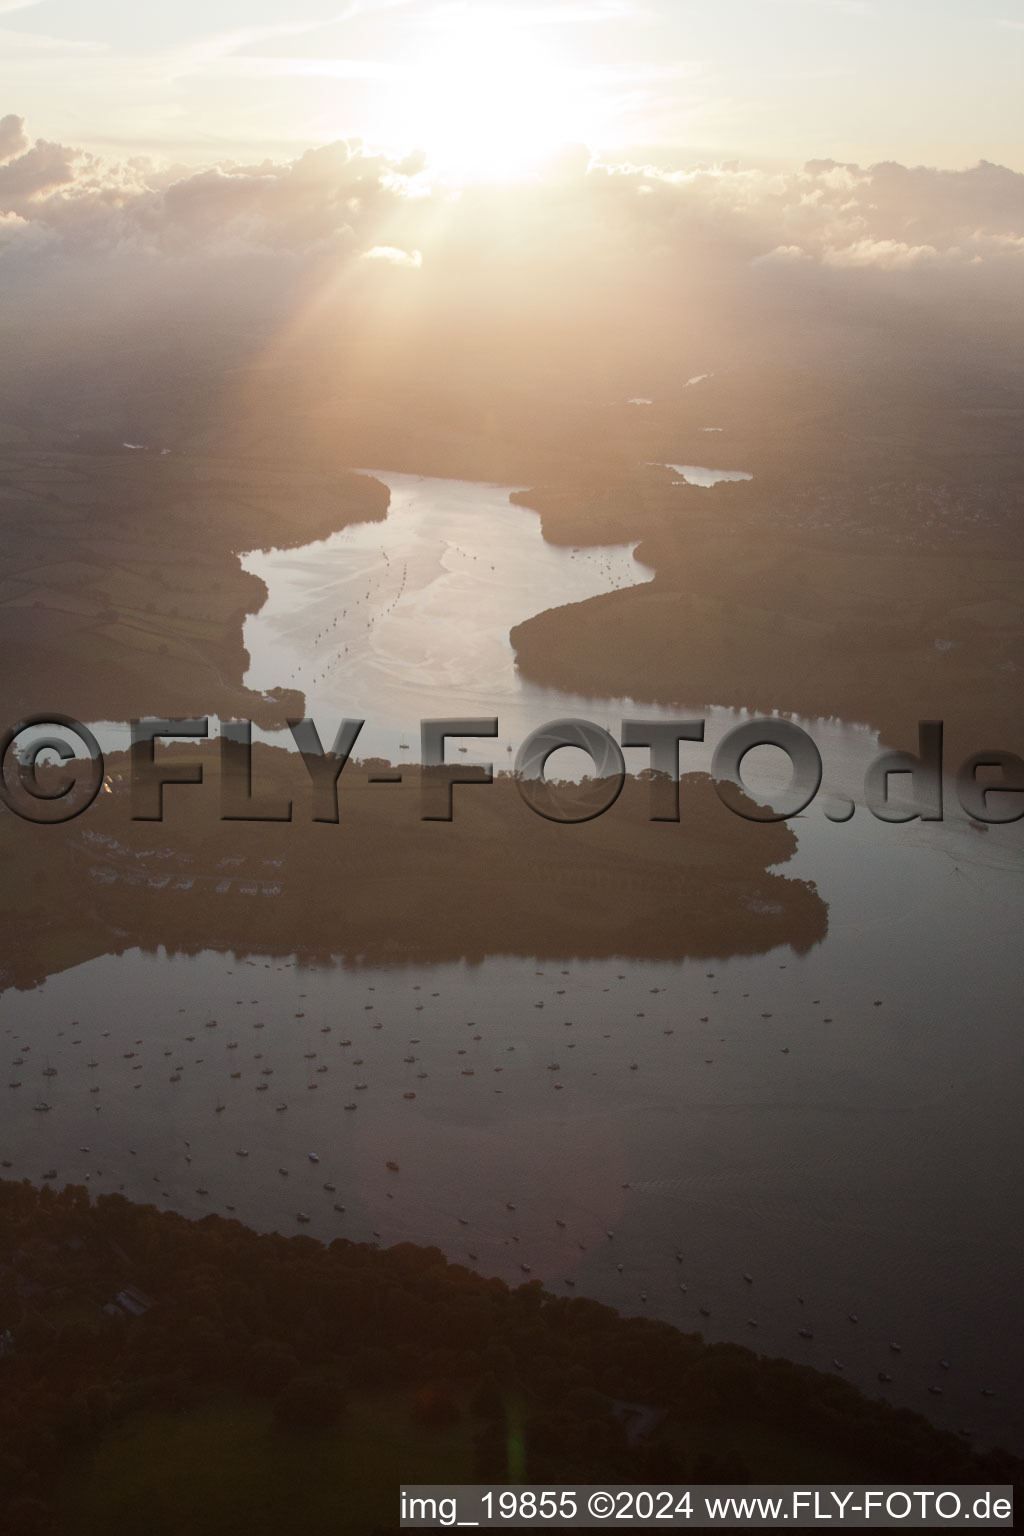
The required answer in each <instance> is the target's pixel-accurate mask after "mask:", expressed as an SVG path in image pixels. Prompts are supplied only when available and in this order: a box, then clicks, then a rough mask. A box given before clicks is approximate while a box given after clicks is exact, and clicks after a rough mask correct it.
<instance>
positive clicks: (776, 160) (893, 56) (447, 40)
mask: <svg viewBox="0 0 1024 1536" xmlns="http://www.w3.org/2000/svg"><path fill="white" fill-rule="evenodd" d="M1022 78H1024V0H701V3H693V0H522V3H518V0H515V3H514V0H495V3H491V0H468V3H467V0H292V3H291V4H289V5H285V4H283V3H282V0H175V3H174V4H173V5H171V4H165V5H146V4H139V3H138V0H0V117H3V116H4V115H5V114H8V113H11V114H16V115H17V116H19V117H23V118H25V119H26V123H27V129H28V132H29V134H30V135H31V136H32V137H33V138H35V137H41V138H43V139H46V140H49V141H59V142H62V143H73V144H75V145H78V146H81V147H83V148H85V149H89V150H93V151H95V152H99V153H102V154H105V155H116V156H117V157H119V158H124V157H126V156H130V155H132V154H140V155H148V156H150V157H153V158H155V159H157V160H159V161H164V162H166V163H169V164H173V163H183V164H191V165H197V164H200V163H211V162H215V161H218V160H224V159H234V160H236V161H249V162H258V161H259V160H261V159H262V158H264V157H270V158H275V159H280V158H282V157H285V158H287V157H294V156H295V155H297V154H299V153H301V152H302V151H303V150H305V149H308V148H310V147H312V146H314V145H318V144H324V143H327V142H330V141H332V140H335V139H338V138H349V139H351V138H353V137H360V138H362V139H363V140H364V141H366V142H368V143H369V144H371V145H373V146H375V147H380V148H384V149H386V150H388V151H390V152H392V153H394V154H401V153H404V152H406V151H411V150H414V149H420V150H423V151H425V153H426V154H427V156H428V157H429V160H430V163H431V164H432V166H434V167H435V168H436V169H437V170H439V171H440V172H441V173H443V174H448V175H451V176H452V177H455V178H459V177H462V178H463V179H467V178H470V179H471V178H473V177H484V178H487V177H492V178H501V177H514V176H516V175H519V174H522V173H524V172H528V171H530V170H531V169H532V168H534V167H535V166H536V165H538V164H540V163H541V162H543V161H544V160H545V159H546V157H550V156H552V155H554V154H555V153H556V152H557V151H558V149H559V147H560V146H561V145H562V144H565V143H569V142H577V143H584V144H586V145H587V146H588V147H589V148H590V149H591V150H593V151H595V152H596V153H599V154H602V155H604V156H607V157H615V156H618V157H620V158H621V157H625V158H631V159H634V160H636V159H638V158H647V159H650V160H652V161H655V162H657V163H658V164H661V165H665V166H669V167H671V166H683V165H686V164H690V163H693V162H694V161H695V160H710V161H719V162H721V161H724V160H728V159H733V158H737V159H740V160H741V161H743V162H744V163H745V164H750V165H758V166H762V167H769V168H771V167H775V168H781V167H785V166H796V165H799V164H802V163H803V162H804V161H806V160H808V159H833V160H837V161H841V162H856V163H858V164H860V165H870V164H872V163H876V162H880V161H885V160H895V161H899V162H901V163H903V164H905V165H927V166H938V167H944V168H948V169H964V168H966V167H969V166H971V165H975V164H977V163H978V162H979V161H980V160H987V161H993V162H995V163H997V164H1002V165H1005V166H1009V167H1011V168H1013V169H1016V170H1021V169H1024V112H1022V111H1021V107H1020V81H1021V79H1022Z"/></svg>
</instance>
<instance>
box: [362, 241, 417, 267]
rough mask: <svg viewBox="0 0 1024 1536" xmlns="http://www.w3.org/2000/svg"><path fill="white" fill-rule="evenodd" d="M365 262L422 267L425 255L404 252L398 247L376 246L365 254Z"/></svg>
mask: <svg viewBox="0 0 1024 1536" xmlns="http://www.w3.org/2000/svg"><path fill="white" fill-rule="evenodd" d="M363 260H364V261H387V262H390V264H391V265H392V266H394V267H421V266H422V265H423V255H422V252H420V251H403V250H400V249H399V248H398V246H396V245H374V246H371V248H370V249H369V250H368V251H364V252H363Z"/></svg>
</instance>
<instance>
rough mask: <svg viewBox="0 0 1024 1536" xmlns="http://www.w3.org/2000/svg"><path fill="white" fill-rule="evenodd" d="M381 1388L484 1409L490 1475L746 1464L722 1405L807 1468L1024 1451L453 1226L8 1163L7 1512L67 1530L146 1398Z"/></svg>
mask: <svg viewBox="0 0 1024 1536" xmlns="http://www.w3.org/2000/svg"><path fill="white" fill-rule="evenodd" d="M126 1286H131V1287H133V1288H134V1290H135V1294H136V1295H140V1294H141V1295H142V1298H143V1304H144V1305H145V1304H146V1302H147V1301H149V1300H150V1299H151V1302H152V1304H151V1305H149V1306H148V1310H146V1311H145V1312H144V1313H143V1315H141V1316H138V1317H128V1316H125V1315H123V1314H121V1315H112V1303H114V1301H115V1298H116V1297H117V1295H118V1293H119V1292H121V1291H122V1290H123V1288H124V1287H126ZM104 1308H107V1310H106V1311H105V1310H104ZM382 1388H386V1389H387V1390H389V1391H392V1392H398V1393H399V1394H404V1395H405V1396H406V1398H407V1401H408V1408H409V1416H410V1435H413V1434H415V1432H416V1425H417V1423H423V1424H430V1423H434V1424H437V1423H445V1422H452V1421H456V1420H462V1421H464V1423H465V1426H466V1428H467V1433H468V1434H469V1435H470V1437H471V1439H472V1443H473V1446H474V1448H475V1459H476V1473H477V1476H478V1478H479V1479H480V1480H481V1481H483V1480H501V1481H517V1482H518V1481H526V1482H544V1483H553V1484H556V1485H557V1484H559V1483H562V1484H564V1483H567V1482H572V1481H576V1480H579V1481H602V1482H622V1483H629V1482H634V1483H636V1482H643V1481H650V1480H657V1481H668V1482H683V1481H687V1480H690V1481H699V1482H716V1481H719V1482H730V1483H739V1482H744V1481H747V1480H748V1478H752V1469H750V1468H748V1467H747V1466H746V1465H745V1464H744V1462H743V1460H742V1459H741V1458H740V1457H739V1456H738V1455H737V1454H736V1453H735V1451H729V1452H726V1453H725V1454H721V1455H716V1454H714V1453H713V1452H709V1451H708V1450H707V1448H706V1447H707V1445H708V1443H709V1437H708V1434H707V1429H708V1426H712V1427H713V1426H716V1425H720V1426H729V1425H735V1424H736V1423H738V1422H739V1423H742V1424H744V1425H749V1426H764V1427H766V1428H768V1429H770V1430H771V1431H772V1432H773V1433H778V1432H779V1431H780V1430H783V1431H786V1432H787V1433H788V1434H789V1435H790V1436H791V1437H792V1440H793V1442H794V1444H795V1445H797V1446H800V1447H803V1448H805V1450H806V1465H807V1468H808V1472H809V1473H810V1472H812V1471H813V1469H814V1468H815V1467H816V1466H817V1465H818V1462H819V1460H820V1458H821V1457H822V1456H826V1457H832V1458H834V1457H835V1456H836V1455H840V1456H842V1457H843V1458H844V1459H845V1461H846V1462H847V1463H848V1464H849V1465H850V1466H851V1468H859V1469H860V1472H861V1474H862V1479H861V1480H868V1479H872V1480H873V1479H878V1480H881V1481H889V1482H900V1483H905V1482H907V1481H908V1480H911V1479H912V1480H921V1479H925V1480H928V1481H931V1482H938V1481H941V1482H944V1483H947V1484H956V1483H989V1484H994V1483H1009V1482H1013V1481H1015V1480H1016V1478H1017V1474H1018V1473H1019V1472H1020V1470H1021V1463H1020V1462H1019V1461H1018V1460H1017V1459H1016V1458H1014V1457H1012V1456H1010V1455H1008V1454H1006V1453H1004V1452H1001V1451H996V1452H988V1453H984V1454H979V1453H976V1452H974V1451H972V1449H971V1448H970V1446H969V1445H968V1444H967V1443H966V1442H965V1441H964V1440H963V1439H962V1438H961V1437H958V1436H956V1435H952V1434H947V1433H945V1432H942V1431H940V1430H938V1429H936V1428H934V1427H933V1426H932V1425H930V1424H929V1423H928V1422H927V1421H926V1420H924V1419H923V1418H921V1417H920V1416H919V1415H917V1414H914V1413H910V1412H908V1411H906V1410H899V1409H894V1408H892V1407H891V1406H889V1405H887V1404H885V1403H882V1402H872V1401H870V1400H869V1399H868V1398H866V1397H865V1396H863V1395H862V1394H861V1393H859V1392H858V1391H857V1390H856V1389H855V1388H853V1387H852V1386H850V1385H849V1384H848V1383H846V1382H844V1381H842V1380H839V1379H837V1378H836V1377H834V1376H831V1375H826V1374H822V1373H820V1372H816V1371H813V1370H810V1369H808V1368H807V1367H803V1366H799V1365H795V1364H793V1363H792V1362H790V1361H786V1360H768V1359H762V1358H759V1357H757V1356H756V1355H754V1354H753V1353H752V1352H751V1351H750V1350H747V1349H743V1348H741V1347H739V1346H738V1345H731V1344H711V1345H708V1344H705V1343H704V1342H703V1341H702V1339H701V1338H700V1336H699V1335H694V1334H684V1333H681V1332H679V1331H678V1330H677V1329H675V1328H673V1327H671V1326H670V1325H669V1324H667V1323H662V1322H657V1321H654V1320H652V1319H647V1318H623V1317H620V1316H619V1315H618V1314H617V1313H615V1312H614V1311H612V1310H611V1309H610V1308H608V1307H606V1306H603V1305H601V1304H600V1303H598V1302H595V1301H590V1300H587V1299H585V1298H582V1297H575V1298H564V1297H558V1298H555V1297H553V1296H551V1295H550V1294H548V1293H547V1292H545V1291H544V1290H543V1289H542V1287H541V1285H540V1283H539V1282H537V1281H535V1282H532V1283H530V1284H527V1285H522V1286H519V1287H518V1288H516V1289H514V1290H510V1289H509V1287H508V1286H507V1285H505V1283H504V1282H502V1281H499V1280H496V1279H484V1278H482V1277H480V1276H479V1275H477V1274H475V1273H473V1272H472V1271H469V1270H466V1269H464V1268H462V1267H461V1266H458V1265H453V1264H449V1263H448V1261H447V1260H446V1259H445V1257H444V1255H443V1254H442V1253H441V1252H440V1250H438V1249H437V1248H419V1247H414V1246H413V1245H411V1244H399V1245H398V1246H396V1247H394V1248H391V1249H387V1250H384V1251H382V1250H380V1249H378V1248H376V1247H374V1246H368V1245H365V1244H357V1243H350V1242H347V1241H345V1240H342V1239H339V1240H336V1241H334V1242H332V1243H331V1244H330V1245H329V1246H328V1247H324V1246H323V1245H322V1244H321V1243H319V1242H317V1241H316V1240H315V1239H312V1238H309V1237H306V1236H301V1235H300V1236H295V1237H283V1236H281V1235H280V1234H277V1233H257V1232H254V1231H252V1230H250V1229H249V1228H247V1227H245V1226H243V1225H242V1224H241V1223H239V1222H236V1221H230V1220H225V1219H223V1218H221V1217H219V1216H212V1215H211V1216H207V1217H205V1218H204V1219H203V1220H202V1221H199V1222H194V1221H188V1220H186V1219H185V1218H184V1217H182V1216H179V1215H177V1214H176V1213H174V1212H167V1211H162V1212H161V1211H158V1210H156V1209H155V1208H154V1207H152V1206H144V1205H137V1204H133V1203H131V1202H129V1201H128V1200H125V1199H124V1198H123V1197H122V1196H120V1195H116V1194H113V1195H101V1196H99V1197H98V1198H97V1199H96V1201H95V1202H94V1203H90V1199H89V1195H88V1192H87V1191H86V1190H85V1189H84V1188H80V1187H74V1186H68V1187H67V1188H65V1189H64V1190H63V1191H57V1190H55V1189H53V1188H51V1187H50V1186H48V1185H44V1186H43V1187H42V1188H36V1187H34V1186H33V1185H30V1184H29V1183H28V1182H23V1183H13V1182H9V1181H0V1509H3V1508H4V1507H6V1510H7V1514H6V1518H4V1517H3V1516H0V1527H2V1528H3V1529H4V1531H5V1532H10V1533H28V1532H43V1531H50V1530H52V1529H53V1526H52V1513H51V1510H50V1507H49V1503H48V1499H47V1490H48V1489H49V1488H50V1487H51V1486H53V1485H55V1484H56V1482H57V1481H59V1479H60V1477H61V1475H62V1472H63V1469H64V1468H66V1467H67V1466H69V1465H70V1464H71V1463H72V1461H73V1459H74V1457H75V1454H76V1452H81V1451H83V1450H86V1449H88V1448H89V1447H90V1445H94V1444H96V1443H98V1441H99V1440H100V1438H101V1437H102V1436H103V1434H104V1432H105V1431H106V1430H108V1429H109V1428H110V1427H111V1426H113V1425H115V1424H117V1423H118V1422H121V1421H124V1420H125V1419H126V1418H128V1417H130V1416H131V1415H133V1414H137V1413H139V1412H141V1411H144V1410H161V1411H167V1410H171V1411H176V1412H181V1413H188V1412H189V1411H190V1410H191V1409H193V1408H195V1407H197V1406H199V1405H200V1404H202V1403H204V1402H207V1401H209V1400H210V1399H211V1398H215V1397H218V1396H220V1397H223V1396H225V1395H229V1396H232V1397H238V1396H241V1397H243V1398H253V1399H263V1400H267V1401H269V1402H270V1404H271V1405H272V1408H273V1414H274V1417H275V1418H276V1419H277V1420H278V1421H279V1422H280V1424H281V1425H282V1426H286V1427H288V1428H289V1429H291V1430H293V1431H295V1430H297V1431H300V1432H302V1433H307V1434H309V1435H311V1436H312V1435H316V1434H318V1433H320V1432H323V1431H325V1430H327V1429H329V1428H330V1427H331V1426H333V1425H334V1424H335V1423H337V1422H338V1421H339V1419H341V1418H342V1416H343V1415H344V1414H345V1413H346V1412H350V1413H352V1414H353V1415H354V1414H357V1413H358V1405H359V1401H360V1399H361V1398H364V1397H365V1395H366V1394H368V1393H372V1392H374V1391H379V1390H380V1389H382ZM623 1403H631V1404H642V1405H645V1406H647V1407H649V1408H652V1409H655V1410H658V1411H659V1412H660V1413H662V1414H663V1415H664V1417H663V1418H662V1420H661V1423H660V1426H659V1427H658V1429H657V1430H656V1431H655V1433H654V1434H653V1435H650V1436H648V1437H647V1438H645V1439H638V1438H637V1437H636V1436H634V1437H632V1438H631V1437H630V1435H629V1433H628V1432H627V1428H626V1424H625V1422H624V1420H623V1417H622V1415H621V1406H619V1405H621V1404H623ZM691 1440H692V1442H693V1448H691V1449H688V1442H689V1441H691ZM753 1470H756V1469H753ZM762 1470H763V1469H762ZM390 1492H391V1490H389V1493H390ZM112 1536H117V1533H116V1532H113V1533H112Z"/></svg>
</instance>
